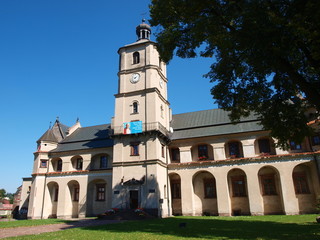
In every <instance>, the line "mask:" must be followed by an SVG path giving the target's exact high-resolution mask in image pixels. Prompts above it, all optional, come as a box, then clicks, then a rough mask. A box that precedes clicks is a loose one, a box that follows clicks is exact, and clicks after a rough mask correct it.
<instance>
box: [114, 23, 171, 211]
mask: <svg viewBox="0 0 320 240" xmlns="http://www.w3.org/2000/svg"><path fill="white" fill-rule="evenodd" d="M136 33H137V37H138V40H137V41H136V42H135V43H132V44H129V45H125V46H124V47H121V48H120V49H119V51H118V53H119V56H120V63H119V72H118V78H119V80H118V93H117V94H115V116H114V118H113V121H112V128H113V137H114V149H113V154H114V156H113V174H112V189H113V191H112V194H113V196H112V199H113V201H112V207H114V208H121V209H136V208H143V209H145V210H146V211H148V212H149V213H151V214H155V215H158V216H160V217H165V216H169V215H170V214H171V210H170V209H171V208H170V207H169V206H170V203H169V199H170V198H169V194H168V193H169V192H168V191H169V188H168V185H169V181H168V174H167V163H168V149H167V145H168V143H169V128H170V125H169V124H170V115H171V112H170V108H169V102H168V100H167V83H168V80H167V77H166V65H165V64H164V62H162V61H161V60H160V57H159V53H158V51H157V45H156V43H154V42H152V41H150V35H151V28H150V26H149V25H148V24H146V23H145V22H144V21H143V22H142V23H141V24H140V25H138V26H137V28H136Z"/></svg>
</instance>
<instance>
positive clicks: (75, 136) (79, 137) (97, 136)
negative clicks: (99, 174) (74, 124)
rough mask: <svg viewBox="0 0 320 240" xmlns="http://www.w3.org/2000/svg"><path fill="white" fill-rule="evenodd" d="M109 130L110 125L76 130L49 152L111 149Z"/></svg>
mask: <svg viewBox="0 0 320 240" xmlns="http://www.w3.org/2000/svg"><path fill="white" fill-rule="evenodd" d="M109 129H110V124H103V125H97V126H91V127H84V128H78V129H77V130H76V131H74V132H73V133H72V134H71V135H70V136H67V137H66V138H65V139H64V140H63V141H61V142H60V143H59V144H58V147H57V148H56V149H54V150H52V151H51V152H64V151H72V150H82V149H90V148H102V147H112V146H113V140H112V139H111V138H110V135H109Z"/></svg>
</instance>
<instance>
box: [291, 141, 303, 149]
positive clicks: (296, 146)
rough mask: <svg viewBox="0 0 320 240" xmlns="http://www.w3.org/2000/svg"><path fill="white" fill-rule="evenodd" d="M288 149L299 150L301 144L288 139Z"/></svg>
mask: <svg viewBox="0 0 320 240" xmlns="http://www.w3.org/2000/svg"><path fill="white" fill-rule="evenodd" d="M290 149H291V150H301V149H302V147H301V144H297V143H295V142H294V141H290Z"/></svg>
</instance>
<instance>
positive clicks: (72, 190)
mask: <svg viewBox="0 0 320 240" xmlns="http://www.w3.org/2000/svg"><path fill="white" fill-rule="evenodd" d="M68 190H69V194H67V196H66V198H67V200H66V203H65V205H66V211H68V212H67V213H66V215H67V216H71V217H72V218H78V217H79V196H80V184H79V182H78V181H76V180H71V181H69V182H68Z"/></svg>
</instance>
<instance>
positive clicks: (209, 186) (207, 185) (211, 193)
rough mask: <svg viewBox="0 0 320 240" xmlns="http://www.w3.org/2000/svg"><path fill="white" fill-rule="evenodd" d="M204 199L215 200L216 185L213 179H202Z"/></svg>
mask: <svg viewBox="0 0 320 240" xmlns="http://www.w3.org/2000/svg"><path fill="white" fill-rule="evenodd" d="M203 187H204V198H216V197H217V194H216V183H215V180H214V178H205V179H203Z"/></svg>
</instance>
